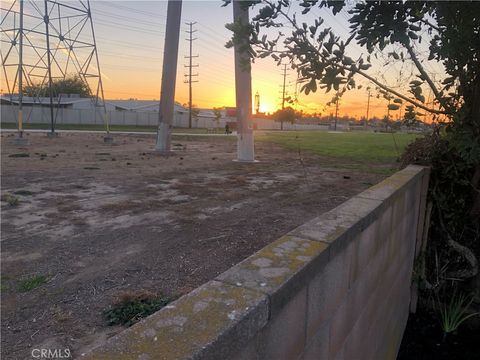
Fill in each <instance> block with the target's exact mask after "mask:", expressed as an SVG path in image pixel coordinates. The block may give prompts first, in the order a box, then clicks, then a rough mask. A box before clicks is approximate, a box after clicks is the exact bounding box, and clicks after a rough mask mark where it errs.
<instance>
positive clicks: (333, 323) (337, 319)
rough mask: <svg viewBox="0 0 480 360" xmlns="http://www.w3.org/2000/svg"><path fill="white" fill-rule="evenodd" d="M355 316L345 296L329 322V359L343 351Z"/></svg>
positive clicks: (351, 305) (350, 303)
mask: <svg viewBox="0 0 480 360" xmlns="http://www.w3.org/2000/svg"><path fill="white" fill-rule="evenodd" d="M356 315H357V314H355V313H354V311H353V303H352V301H351V299H350V298H349V297H348V296H346V297H345V299H344V301H343V302H342V304H341V305H340V307H339V308H338V309H337V310H336V311H335V314H334V315H333V317H332V319H331V320H330V346H329V357H330V358H335V357H336V356H337V354H338V353H340V352H342V351H343V350H344V343H345V340H346V339H347V336H348V334H349V333H350V331H351V329H352V328H353V326H354V324H355V320H356Z"/></svg>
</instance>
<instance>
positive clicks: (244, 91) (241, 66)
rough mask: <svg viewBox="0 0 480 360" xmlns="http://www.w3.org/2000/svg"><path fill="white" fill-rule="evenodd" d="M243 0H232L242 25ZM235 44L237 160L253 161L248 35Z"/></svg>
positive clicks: (245, 8) (245, 16) (246, 20)
mask: <svg viewBox="0 0 480 360" xmlns="http://www.w3.org/2000/svg"><path fill="white" fill-rule="evenodd" d="M246 4H247V3H246V2H245V1H241V0H233V21H234V22H235V23H240V24H242V25H243V26H246V25H248V24H249V17H248V5H246ZM241 42H242V44H239V43H236V44H235V97H236V102H237V161H242V162H254V161H255V151H254V140H253V128H252V120H251V117H252V72H251V70H252V69H251V61H250V57H249V55H248V53H247V52H245V51H242V45H243V44H246V43H248V42H249V38H248V36H246V37H244V38H243V39H241Z"/></svg>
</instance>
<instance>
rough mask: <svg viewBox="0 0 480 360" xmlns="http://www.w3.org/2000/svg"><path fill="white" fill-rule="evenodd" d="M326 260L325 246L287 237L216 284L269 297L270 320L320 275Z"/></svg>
mask: <svg viewBox="0 0 480 360" xmlns="http://www.w3.org/2000/svg"><path fill="white" fill-rule="evenodd" d="M328 258H329V253H328V245H327V244H325V243H322V242H319V241H312V240H306V239H301V238H298V237H294V236H288V235H287V236H283V237H281V238H280V239H278V240H276V241H274V242H273V243H271V244H269V245H267V246H266V247H264V248H263V249H261V250H260V251H258V252H256V253H255V254H253V255H252V256H250V257H248V258H247V259H245V260H244V261H242V262H241V263H239V264H237V265H235V266H233V267H231V268H230V269H229V270H227V271H226V272H224V273H223V274H220V275H219V276H218V277H217V280H219V281H223V282H226V283H228V284H231V285H234V286H242V287H245V288H249V289H252V290H255V291H260V292H263V293H265V294H268V295H269V296H270V314H271V316H272V317H273V316H275V315H276V314H277V313H278V312H279V311H281V309H282V307H283V306H284V305H285V304H286V303H288V302H289V301H290V299H291V298H292V297H294V296H295V295H296V294H297V293H298V291H300V290H301V289H302V288H304V287H305V286H306V284H307V283H308V281H309V280H310V279H312V278H313V277H314V276H315V274H316V273H318V272H320V271H322V269H323V267H324V266H325V264H326V263H328Z"/></svg>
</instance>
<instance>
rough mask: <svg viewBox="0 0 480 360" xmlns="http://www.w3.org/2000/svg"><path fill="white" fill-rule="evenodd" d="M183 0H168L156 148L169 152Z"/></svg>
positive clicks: (162, 151) (165, 152) (159, 150)
mask: <svg viewBox="0 0 480 360" xmlns="http://www.w3.org/2000/svg"><path fill="white" fill-rule="evenodd" d="M181 16H182V0H168V8H167V25H166V31H165V46H164V50H163V69H162V89H161V90H160V109H159V110H160V111H159V113H158V131H157V143H156V145H155V150H157V151H158V152H160V153H163V154H169V153H170V149H171V131H172V124H173V117H174V116H175V82H176V79H177V57H178V42H179V38H180V20H181Z"/></svg>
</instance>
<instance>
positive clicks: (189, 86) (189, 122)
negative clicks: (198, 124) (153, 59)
mask: <svg viewBox="0 0 480 360" xmlns="http://www.w3.org/2000/svg"><path fill="white" fill-rule="evenodd" d="M192 25H193V24H192V23H190V39H189V41H190V59H189V60H190V63H189V65H188V127H189V128H192V43H193V40H192Z"/></svg>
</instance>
